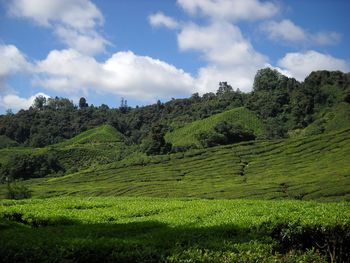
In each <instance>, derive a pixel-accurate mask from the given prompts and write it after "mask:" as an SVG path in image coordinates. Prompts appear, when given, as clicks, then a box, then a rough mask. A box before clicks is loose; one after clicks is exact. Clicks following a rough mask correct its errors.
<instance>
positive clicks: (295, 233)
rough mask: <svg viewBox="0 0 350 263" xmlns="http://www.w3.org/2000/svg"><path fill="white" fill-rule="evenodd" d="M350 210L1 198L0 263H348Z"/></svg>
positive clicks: (341, 206) (293, 204) (282, 204)
mask: <svg viewBox="0 0 350 263" xmlns="http://www.w3.org/2000/svg"><path fill="white" fill-rule="evenodd" d="M349 211H350V207H349V204H348V203H345V202H340V203H320V202H301V201H258V200H256V201H252V200H203V199H202V200H200V199H194V200H191V199H171V198H166V199H156V198H115V197H95V198H86V197H61V198H49V199H30V200H21V201H13V200H3V201H0V222H1V225H0V254H1V255H2V257H1V260H3V261H5V262H34V261H35V262H53V261H56V259H57V261H74V262H76V261H84V262H101V261H103V262H164V261H165V262H326V261H328V262H330V260H331V257H332V259H333V262H346V260H347V259H348V256H349V255H348V253H349V249H350V248H349V244H350V242H348V241H349V233H350V232H349V230H350V228H349V227H350V214H349ZM87 236H88V237H89V238H86V237H87ZM329 251H331V252H332V254H329ZM308 260H310V261H308Z"/></svg>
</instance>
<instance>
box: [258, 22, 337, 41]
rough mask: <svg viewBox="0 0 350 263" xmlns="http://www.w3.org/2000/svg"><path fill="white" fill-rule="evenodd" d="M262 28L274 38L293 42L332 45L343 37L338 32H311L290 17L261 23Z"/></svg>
mask: <svg viewBox="0 0 350 263" xmlns="http://www.w3.org/2000/svg"><path fill="white" fill-rule="evenodd" d="M261 30H262V31H263V32H265V33H266V34H267V36H268V38H270V39H272V40H275V41H284V42H289V43H293V44H306V45H330V44H336V43H338V42H339V41H340V39H341V37H340V35H339V34H338V33H336V32H318V33H315V34H313V33H309V32H307V31H305V30H304V29H303V28H301V27H300V26H297V25H295V24H294V23H293V22H292V21H290V20H288V19H284V20H282V21H280V22H276V21H269V22H266V23H264V24H262V25H261Z"/></svg>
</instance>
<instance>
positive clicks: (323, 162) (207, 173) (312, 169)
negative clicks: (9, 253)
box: [0, 129, 350, 201]
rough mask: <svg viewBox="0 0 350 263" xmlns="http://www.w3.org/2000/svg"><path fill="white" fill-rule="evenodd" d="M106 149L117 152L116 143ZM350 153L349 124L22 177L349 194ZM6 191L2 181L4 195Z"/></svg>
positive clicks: (202, 194)
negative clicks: (288, 136)
mask: <svg viewBox="0 0 350 263" xmlns="http://www.w3.org/2000/svg"><path fill="white" fill-rule="evenodd" d="M94 148H95V147H94ZM101 148H106V147H104V146H101ZM98 149H100V148H98ZM99 151H100V154H102V153H103V154H104V155H106V156H108V155H111V156H113V152H114V151H115V150H114V148H109V149H108V148H107V149H105V152H102V151H101V150H99ZM86 154H88V152H87V153H86ZM349 154H350V130H349V129H346V130H341V131H337V132H333V133H329V134H321V135H317V136H309V137H297V138H291V139H287V140H277V141H249V142H242V143H239V144H232V145H225V146H217V147H212V148H208V149H194V150H189V151H187V152H180V153H174V154H169V155H158V156H146V155H145V154H140V153H138V152H134V153H129V155H128V156H127V157H126V158H125V159H123V160H119V161H115V162H112V163H108V164H105V165H101V164H99V165H94V166H90V167H89V168H88V169H86V170H79V171H75V173H72V172H70V173H68V174H67V175H65V176H61V177H57V178H41V179H35V180H28V181H25V182H23V183H24V184H25V185H27V186H28V187H29V188H30V189H32V190H33V196H34V197H52V196H60V195H81V196H94V195H95V196H100V195H106V196H116V195H118V196H119V195H121V196H150V197H199V198H230V199H231V198H249V199H284V198H288V199H302V200H314V199H316V200H327V201H336V200H350V199H349V197H350V180H349V178H350V177H349V169H350V166H349V165H350V162H349V156H350V155H349ZM73 157H74V156H73ZM67 158H68V157H67ZM96 158H97V157H96ZM111 158H112V157H111ZM72 166H74V164H72ZM4 192H5V189H4V188H3V187H1V185H0V196H1V194H2V195H4Z"/></svg>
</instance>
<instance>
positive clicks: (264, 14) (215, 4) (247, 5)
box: [177, 0, 279, 21]
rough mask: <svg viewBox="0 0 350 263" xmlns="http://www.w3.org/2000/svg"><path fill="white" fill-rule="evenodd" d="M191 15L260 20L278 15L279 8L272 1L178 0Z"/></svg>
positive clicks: (228, 19)
mask: <svg viewBox="0 0 350 263" xmlns="http://www.w3.org/2000/svg"><path fill="white" fill-rule="evenodd" d="M177 3H178V4H179V5H180V6H181V7H182V8H183V9H184V10H185V11H186V12H187V13H189V14H190V15H198V14H199V15H204V16H207V17H210V18H213V19H223V20H226V21H237V20H249V21H252V20H258V19H262V18H268V17H272V16H274V15H276V14H277V13H278V12H279V7H278V5H276V4H275V3H274V2H272V1H264V2H262V1H259V0H244V1H241V0H177Z"/></svg>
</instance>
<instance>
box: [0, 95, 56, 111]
mask: <svg viewBox="0 0 350 263" xmlns="http://www.w3.org/2000/svg"><path fill="white" fill-rule="evenodd" d="M37 96H44V97H46V98H49V96H48V95H46V94H44V93H42V92H39V93H37V94H35V95H33V96H30V97H29V98H22V97H19V96H18V95H16V94H8V95H5V96H0V107H3V108H5V109H12V110H20V109H28V108H29V107H30V106H32V105H33V102H34V100H35V98H36V97H37Z"/></svg>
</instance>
